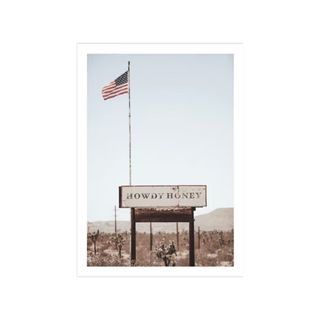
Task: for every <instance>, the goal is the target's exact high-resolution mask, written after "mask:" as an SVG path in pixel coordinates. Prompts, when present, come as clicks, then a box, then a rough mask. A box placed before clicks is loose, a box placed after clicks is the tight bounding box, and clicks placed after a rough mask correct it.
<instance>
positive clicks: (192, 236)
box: [189, 209, 195, 267]
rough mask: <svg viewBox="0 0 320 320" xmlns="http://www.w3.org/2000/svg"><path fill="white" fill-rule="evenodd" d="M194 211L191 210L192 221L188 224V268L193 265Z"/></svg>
mask: <svg viewBox="0 0 320 320" xmlns="http://www.w3.org/2000/svg"><path fill="white" fill-rule="evenodd" d="M193 211H194V209H193V210H192V221H190V222H189V266H191V267H193V266H194V265H195V261H194V260H195V258H194V214H193Z"/></svg>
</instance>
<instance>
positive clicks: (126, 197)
mask: <svg viewBox="0 0 320 320" xmlns="http://www.w3.org/2000/svg"><path fill="white" fill-rule="evenodd" d="M206 206H207V186H205V185H179V186H177V185H174V186H172V185H171V186H121V187H119V207H120V208H159V207H206Z"/></svg>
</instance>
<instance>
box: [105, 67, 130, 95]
mask: <svg viewBox="0 0 320 320" xmlns="http://www.w3.org/2000/svg"><path fill="white" fill-rule="evenodd" d="M127 92H129V86H128V71H126V72H125V73H124V74H122V75H121V76H120V77H118V78H117V79H116V80H114V81H112V82H110V83H109V84H108V85H106V86H104V87H103V88H102V97H103V99H104V100H108V99H111V98H114V97H116V96H119V95H120V94H125V93H127Z"/></svg>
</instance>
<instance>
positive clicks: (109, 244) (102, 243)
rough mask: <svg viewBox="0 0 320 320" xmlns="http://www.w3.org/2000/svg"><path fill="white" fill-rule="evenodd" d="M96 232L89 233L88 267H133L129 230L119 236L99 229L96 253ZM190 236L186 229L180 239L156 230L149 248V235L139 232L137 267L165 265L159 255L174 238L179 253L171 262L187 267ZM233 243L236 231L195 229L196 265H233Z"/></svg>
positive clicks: (174, 255) (173, 255) (174, 234)
mask: <svg viewBox="0 0 320 320" xmlns="http://www.w3.org/2000/svg"><path fill="white" fill-rule="evenodd" d="M95 234H96V233H95ZM93 235H94V233H88V240H87V265H88V266H130V249H129V248H130V234H129V232H122V233H119V234H118V235H117V237H116V235H115V234H114V233H104V232H99V235H98V236H96V252H94V240H93V239H94V237H93ZM199 238H200V242H199ZM119 239H121V240H120V241H119ZM188 239H189V234H188V232H187V231H185V230H183V231H182V232H181V233H179V239H177V234H176V233H165V232H157V233H155V234H153V246H152V250H150V234H149V233H146V232H143V233H141V232H140V233H139V232H138V233H137V242H136V244H137V259H136V261H135V266H165V264H164V260H163V259H162V258H161V257H159V254H158V255H157V252H158V249H159V247H160V246H161V244H164V245H166V246H167V245H169V244H170V243H172V241H174V245H175V249H176V253H174V254H172V255H170V256H172V260H174V263H173V262H172V263H171V265H172V264H175V265H176V266H188V265H189V242H188ZM177 240H179V244H178V243H177ZM233 246H234V242H233V230H230V231H201V232H200V233H198V232H195V258H196V259H195V262H196V266H233V263H234V261H233ZM199 247H200V248H199ZM119 249H121V250H119ZM119 251H121V252H119Z"/></svg>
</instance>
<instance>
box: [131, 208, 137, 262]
mask: <svg viewBox="0 0 320 320" xmlns="http://www.w3.org/2000/svg"><path fill="white" fill-rule="evenodd" d="M135 263H136V219H135V209H134V208H131V265H135Z"/></svg>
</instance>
